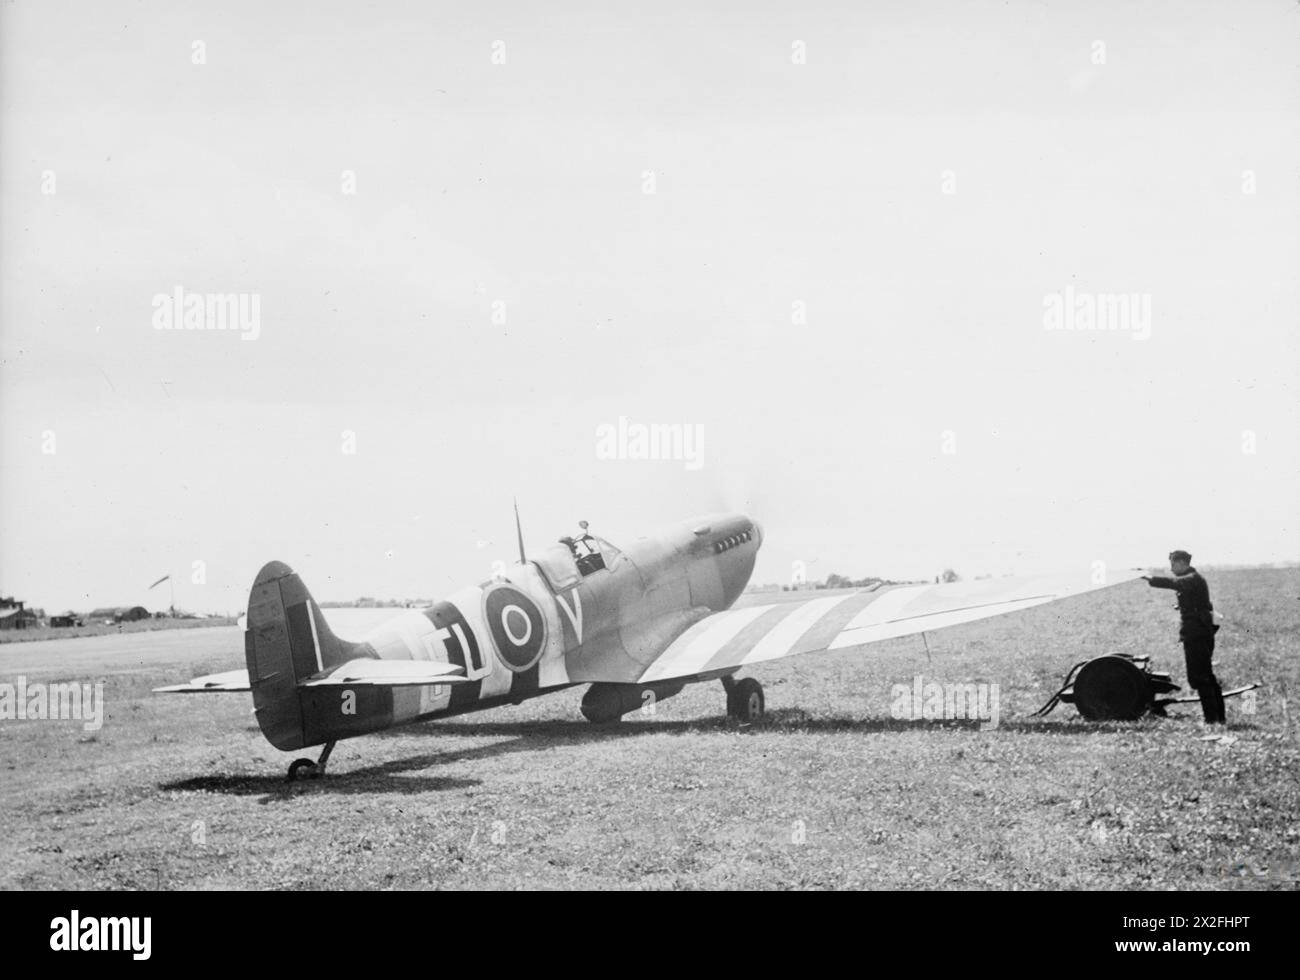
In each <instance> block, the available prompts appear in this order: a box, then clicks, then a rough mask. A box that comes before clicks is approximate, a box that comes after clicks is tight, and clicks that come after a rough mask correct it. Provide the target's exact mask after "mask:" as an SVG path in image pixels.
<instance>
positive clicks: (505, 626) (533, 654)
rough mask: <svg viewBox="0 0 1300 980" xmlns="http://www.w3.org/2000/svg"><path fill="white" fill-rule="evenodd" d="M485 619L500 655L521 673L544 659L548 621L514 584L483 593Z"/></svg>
mask: <svg viewBox="0 0 1300 980" xmlns="http://www.w3.org/2000/svg"><path fill="white" fill-rule="evenodd" d="M483 618H484V619H486V620H487V624H488V632H490V633H491V634H492V645H493V646H494V647H495V648H496V652H497V656H498V657H499V658H500V659H501V662H502V663H503V664H505V665H506V667H508V668H509V669H510V670H513V671H515V672H516V673H520V672H522V671H525V670H527V669H528V668H530V667H531V666H533V664H535V663H537V661H538V660H540V659H541V657H542V653H543V651H545V649H546V620H545V619H544V618H543V617H542V611H541V609H539V608H538V607H537V603H535V602H534V601H533V600H532V599H530V598H529V597H528V596H527V595H525V594H524V593H523V592H520V591H519V590H518V589H516V588H514V587H513V586H510V585H496V586H493V587H492V588H490V589H488V590H487V592H485V593H484V594H483Z"/></svg>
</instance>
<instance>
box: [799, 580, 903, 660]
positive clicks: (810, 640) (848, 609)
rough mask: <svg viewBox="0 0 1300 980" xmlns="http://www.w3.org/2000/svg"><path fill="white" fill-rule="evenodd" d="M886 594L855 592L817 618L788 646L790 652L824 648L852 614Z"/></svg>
mask: <svg viewBox="0 0 1300 980" xmlns="http://www.w3.org/2000/svg"><path fill="white" fill-rule="evenodd" d="M888 594H889V593H888V592H881V591H878V590H873V591H871V592H855V593H854V594H853V595H851V596H849V597H848V598H847V599H845V600H844V601H843V602H841V603H840V604H839V605H837V606H835V607H834V608H832V609H831V611H830V612H828V613H827V614H826V615H825V616H823V617H822V618H821V619H819V620H818V621H817V622H816V623H815V624H814V625H813V627H812V629H810V630H809V631H808V632H807V633H805V634H804V635H803V636H801V637H800V638H799V641H798V642H797V643H795V644H794V646H793V647H791V648H790V653H791V654H796V653H812V652H813V651H815V650H825V649H826V648H827V647H829V646H830V644H831V640H833V639H835V637H836V636H838V635H839V632H840V630H842V629H844V627H845V626H846V625H847V624H848V622H849V621H850V620H851V619H853V617H854V616H856V615H857V614H858V613H859V612H861V611H862V610H863V609H865V608H866V607H868V606H871V605H873V604H875V603H877V602H879V601H880V600H881V598H882V597H883V596H886V595H888Z"/></svg>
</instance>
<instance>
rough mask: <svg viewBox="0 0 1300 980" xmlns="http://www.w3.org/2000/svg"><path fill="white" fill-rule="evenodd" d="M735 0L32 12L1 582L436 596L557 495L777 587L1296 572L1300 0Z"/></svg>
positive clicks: (556, 504)
mask: <svg viewBox="0 0 1300 980" xmlns="http://www.w3.org/2000/svg"><path fill="white" fill-rule="evenodd" d="M704 6H705V5H702V4H699V3H687V2H682V3H656V4H619V5H612V4H607V3H597V2H592V3H573V2H567V0H560V2H554V3H548V4H528V3H474V4H472V5H466V4H450V3H448V4H429V3H409V4H408V3H398V2H392V0H380V2H376V3H372V4H365V5H362V4H357V3H320V2H312V3H302V4H287V3H286V4H280V3H265V2H257V3H221V4H215V3H213V4H197V3H176V2H167V3H119V2H96V3H88V2H87V3H59V2H49V0H42V2H39V3H26V2H19V3H6V4H4V6H3V7H2V8H0V99H2V100H3V101H2V103H0V358H2V361H3V365H2V367H0V462H2V464H3V472H2V473H0V590H3V591H4V592H5V593H6V594H8V593H13V594H16V595H17V596H18V597H19V598H22V599H25V600H27V601H28V602H29V604H32V605H38V606H44V607H45V608H46V609H47V611H55V610H61V609H63V608H67V607H73V608H86V607H88V606H91V605H107V604H118V603H135V602H139V603H143V604H145V605H148V606H150V608H154V607H157V606H160V605H165V604H166V594H165V588H164V587H160V588H159V589H158V590H155V591H154V592H152V593H150V592H147V591H146V586H147V585H148V584H149V583H150V582H152V581H153V580H154V579H156V578H158V577H159V576H161V575H163V574H167V573H171V574H172V575H173V576H175V577H176V579H177V587H176V600H177V604H178V605H181V606H184V607H186V608H193V609H199V610H237V609H239V608H241V606H242V604H243V602H244V600H245V598H246V594H247V589H248V587H249V585H250V584H251V581H252V578H253V576H254V575H255V573H256V571H257V569H258V568H259V567H260V565H261V564H262V563H264V562H265V561H268V560H270V559H273V558H274V559H280V560H283V561H286V562H288V563H289V564H290V565H292V566H294V567H295V568H296V569H297V570H298V571H299V572H301V573H302V574H303V576H304V579H305V580H306V582H307V583H308V585H309V587H311V588H312V590H313V592H314V594H315V595H316V597H317V598H318V599H341V598H351V597H355V596H358V595H363V594H364V595H376V596H392V597H406V596H424V597H436V596H438V595H441V594H445V593H447V592H449V591H451V590H453V589H455V588H457V587H459V586H461V585H464V584H469V583H472V582H477V581H480V580H482V579H483V578H485V577H486V576H487V574H488V573H489V572H490V571H491V563H492V562H493V561H496V560H505V561H509V560H510V559H511V558H512V556H513V551H514V547H513V533H514V532H513V525H512V516H511V510H510V501H511V497H512V495H518V497H519V500H520V508H521V511H522V513H523V516H524V527H525V532H526V535H527V538H528V541H529V544H530V546H531V547H540V546H542V545H544V544H545V543H546V542H548V541H552V540H554V538H555V537H556V536H558V535H560V534H563V533H570V532H571V530H572V528H573V526H574V525H575V523H576V521H577V520H578V519H580V518H586V519H588V520H589V521H591V525H592V530H593V531H595V532H596V533H600V534H603V535H605V536H607V537H609V538H610V539H611V540H613V541H614V542H615V543H618V542H620V541H626V540H629V539H631V538H634V537H636V536H637V535H640V534H643V533H646V532H647V531H649V530H652V529H653V528H655V527H657V526H659V525H662V524H664V523H668V522H673V521H676V520H679V519H682V518H685V517H689V516H691V515H693V514H697V513H700V512H708V511H712V510H720V509H726V510H744V511H746V512H748V513H750V514H752V515H753V516H755V517H757V518H758V519H759V520H761V521H762V522H763V524H764V527H765V531H766V541H765V545H764V548H763V551H762V554H761V557H760V562H759V566H758V568H757V570H756V573H755V577H754V578H755V581H786V580H788V579H789V576H790V569H791V563H792V562H793V561H795V560H801V561H804V562H805V563H807V569H808V575H809V577H810V578H821V577H823V576H824V575H826V574H827V573H830V572H839V573H842V574H849V575H853V576H862V575H868V574H877V575H885V576H893V577H922V576H923V577H930V576H932V575H934V574H935V573H936V572H938V571H939V570H941V569H942V568H944V567H949V566H950V567H953V568H955V569H957V570H958V571H959V572H960V573H962V574H964V575H967V576H972V575H975V574H979V573H986V572H992V573H1003V572H1008V571H1018V570H1028V569H1029V568H1030V567H1035V568H1036V567H1043V566H1048V565H1062V564H1065V563H1073V562H1076V561H1081V560H1091V559H1093V558H1105V559H1106V560H1109V561H1118V562H1127V563H1140V564H1143V565H1153V564H1159V563H1162V562H1163V560H1164V556H1165V554H1166V553H1167V552H1168V551H1169V550H1170V549H1171V548H1175V547H1179V548H1186V549H1188V550H1190V551H1192V552H1193V554H1194V556H1195V560H1196V562H1197V563H1199V564H1213V563H1222V562H1255V561H1276V560H1285V559H1295V558H1297V557H1300V530H1298V529H1297V510H1298V509H1300V508H1298V506H1297V501H1298V500H1300V492H1298V491H1300V447H1298V444H1300V439H1298V438H1297V433H1298V432H1300V412H1298V411H1297V404H1298V400H1297V381H1298V380H1300V378H1298V376H1300V357H1298V356H1297V354H1298V353H1300V351H1298V350H1297V348H1298V347H1300V341H1298V340H1297V336H1298V332H1297V331H1298V327H1300V316H1298V314H1300V294H1298V290H1297V278H1296V272H1297V269H1300V223H1298V222H1297V220H1296V214H1297V204H1298V203H1300V202H1298V201H1297V180H1296V175H1297V172H1300V140H1298V139H1297V136H1298V133H1297V122H1298V121H1300V67H1298V66H1300V59H1297V50H1298V48H1300V40H1298V39H1300V6H1297V4H1296V3H1294V2H1281V0H1278V2H1264V0H1251V2H1233V3H1228V2H1220V3H1198V2H1187V0H1179V2H1171V3H1142V4H1133V3H1130V2H1125V0H1110V2H1090V3H1087V4H1046V3H1029V2H1016V0H1012V2H1009V3H971V2H966V0H961V2H958V0H953V2H946V3H911V2H896V3H872V4H856V3H844V4H833V3H817V2H811V3H810V2H799V3H797V4H796V3H784V4H773V3H749V4H743V5H740V4H725V5H724V4H710V5H708V6H709V7H710V8H711V9H708V10H706V9H702V8H703V7H704ZM178 286H179V287H182V288H183V289H184V290H186V291H192V292H194V293H223V294H226V293H240V294H246V296H248V297H251V296H253V295H256V296H257V298H258V302H259V304H260V305H259V311H260V320H259V322H258V331H257V336H256V339H246V337H245V336H242V335H241V334H240V332H238V331H216V330H206V331H194V330H188V331H187V330H159V329H155V325H154V322H155V320H154V314H155V307H154V305H153V304H154V298H155V297H156V296H158V295H159V294H163V295H171V294H172V293H173V291H174V289H175V288H176V287H178ZM1067 288H1068V289H1069V290H1071V291H1072V292H1070V293H1069V294H1067V293H1066V290H1067ZM1098 294H1124V295H1125V296H1128V297H1132V298H1133V300H1134V303H1133V306H1132V309H1133V310H1134V311H1135V312H1139V313H1140V311H1141V310H1142V309H1143V305H1142V304H1143V303H1146V304H1149V307H1147V308H1148V309H1149V311H1150V320H1149V324H1148V326H1147V328H1145V329H1136V328H1130V329H1117V330H1106V331H1102V330H1049V329H1047V325H1048V324H1047V323H1046V322H1045V317H1046V316H1047V315H1048V314H1047V311H1050V309H1051V308H1052V304H1053V302H1054V300H1053V299H1052V297H1053V296H1059V297H1062V299H1063V301H1068V302H1071V303H1074V302H1078V298H1079V296H1085V297H1094V296H1097V295H1098ZM1144 297H1145V299H1144ZM1134 322H1136V321H1134ZM1130 326H1131V324H1130ZM620 416H623V417H626V419H627V420H628V422H629V423H631V424H636V423H645V424H649V423H659V424H681V425H687V426H691V427H693V428H692V429H691V431H692V432H693V433H701V432H702V435H703V444H702V455H701V456H699V457H698V463H699V465H698V466H696V465H694V463H692V461H691V460H683V459H676V460H671V459H670V460H636V459H612V460H611V459H604V458H601V455H602V454H601V453H600V452H599V451H598V439H597V431H598V430H599V428H600V427H601V426H602V425H617V424H618V420H619V418H620ZM694 427H700V428H698V429H697V428H694ZM348 434H350V435H348ZM349 450H355V451H349ZM195 562H202V563H203V564H202V565H201V566H196V565H195ZM196 568H199V569H201V571H202V575H198V574H196V572H195V569H196ZM195 578H204V579H205V581H204V582H203V583H202V584H200V583H197V582H195V581H193V579H195Z"/></svg>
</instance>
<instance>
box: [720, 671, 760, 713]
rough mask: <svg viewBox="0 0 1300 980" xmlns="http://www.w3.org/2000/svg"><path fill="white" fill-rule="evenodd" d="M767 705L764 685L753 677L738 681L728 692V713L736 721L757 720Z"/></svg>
mask: <svg viewBox="0 0 1300 980" xmlns="http://www.w3.org/2000/svg"><path fill="white" fill-rule="evenodd" d="M766 707H767V705H766V702H765V700H764V698H763V685H762V684H760V683H759V682H758V681H756V680H754V678H752V677H746V678H744V679H743V680H739V681H737V682H736V683H735V684H734V685H733V686H732V688H731V690H730V691H728V692H727V715H728V717H731V718H734V719H735V720H736V721H742V722H747V723H752V722H756V721H758V720H759V719H760V718H762V717H763V711H764V710H765V709H766Z"/></svg>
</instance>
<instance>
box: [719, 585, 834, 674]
mask: <svg viewBox="0 0 1300 980" xmlns="http://www.w3.org/2000/svg"><path fill="white" fill-rule="evenodd" d="M851 598H853V597H852V596H839V595H836V596H826V597H824V598H821V599H814V600H812V602H806V603H804V604H803V605H801V606H797V607H796V611H795V613H794V615H792V616H789V617H788V618H786V619H784V620H782V621H781V622H780V623H779V624H777V626H776V628H775V629H773V630H772V631H771V632H770V633H768V634H767V636H765V637H763V639H762V640H761V641H759V642H758V643H756V644H755V645H754V648H753V649H752V650H750V651H749V652H748V653H747V654H745V656H744V657H741V658H739V659H738V660H737V661H736V662H738V663H746V664H756V663H759V662H761V661H764V660H771V659H773V658H775V657H779V656H781V655H782V654H784V653H785V652H786V651H787V650H789V649H790V648H791V646H793V645H794V644H795V643H797V642H799V640H800V639H801V638H802V637H804V636H805V635H807V633H808V631H809V630H810V629H812V628H813V627H814V626H815V625H816V624H817V622H818V621H819V620H820V619H821V618H822V617H823V616H825V615H827V614H828V613H829V612H830V611H831V610H832V609H834V608H835V607H836V606H838V605H840V603H843V602H847V601H848V600H849V599H851Z"/></svg>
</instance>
